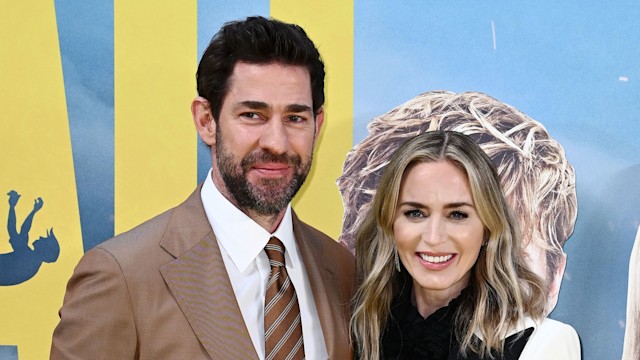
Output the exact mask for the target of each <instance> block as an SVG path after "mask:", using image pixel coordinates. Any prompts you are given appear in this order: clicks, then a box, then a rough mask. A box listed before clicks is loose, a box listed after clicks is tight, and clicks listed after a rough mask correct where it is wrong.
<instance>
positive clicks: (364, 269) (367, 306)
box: [351, 131, 546, 360]
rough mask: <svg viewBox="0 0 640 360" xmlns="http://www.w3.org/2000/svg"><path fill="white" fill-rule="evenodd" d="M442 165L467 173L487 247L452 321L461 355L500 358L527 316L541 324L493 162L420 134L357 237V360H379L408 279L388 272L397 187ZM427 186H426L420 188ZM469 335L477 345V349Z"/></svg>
mask: <svg viewBox="0 0 640 360" xmlns="http://www.w3.org/2000/svg"><path fill="white" fill-rule="evenodd" d="M440 160H446V161H449V162H451V163H452V164H454V165H455V166H457V167H458V168H460V169H461V170H462V171H463V172H465V173H466V174H467V176H468V179H469V185H470V187H471V193H472V197H473V201H474V204H475V207H476V210H477V212H478V214H479V217H480V219H481V221H482V223H483V224H484V227H485V233H486V234H487V235H488V241H487V244H486V245H485V246H483V247H482V248H481V251H480V255H479V257H478V261H477V262H476V264H475V265H474V266H473V268H472V269H471V270H470V271H471V276H470V280H469V285H468V288H469V289H470V296H468V297H467V298H466V299H464V300H463V301H462V303H461V304H460V306H459V307H458V310H457V312H456V315H455V318H454V319H455V320H454V324H453V330H454V331H455V334H456V338H457V339H458V340H459V341H460V349H461V351H462V352H463V353H466V352H468V351H473V352H476V353H478V354H480V355H482V356H485V357H491V352H492V351H493V352H494V353H501V352H502V349H503V345H504V337H505V336H506V335H507V333H508V331H509V330H511V329H513V328H514V327H515V326H516V325H517V323H518V322H519V321H521V320H523V319H524V317H525V316H530V317H532V318H533V319H537V320H539V319H541V318H542V317H544V307H545V301H546V289H545V285H544V281H543V280H542V279H540V278H539V277H538V276H537V275H535V274H534V273H533V272H532V271H530V270H529V269H528V268H527V266H526V264H525V260H524V258H523V255H522V252H521V249H520V246H521V244H520V242H521V234H520V230H519V227H518V224H517V222H516V220H515V218H514V216H513V214H512V212H511V210H510V207H509V204H508V203H507V201H506V199H505V197H504V194H503V192H502V189H501V186H500V180H499V178H498V174H497V172H496V170H495V168H494V166H493V164H492V162H491V159H490V158H489V157H488V156H487V155H486V153H485V152H483V150H482V149H481V148H480V147H479V146H478V145H477V144H476V142H474V140H472V139H471V138H469V137H467V136H465V135H463V134H461V133H458V132H453V131H446V132H443V131H433V132H426V133H423V134H420V135H418V136H416V137H414V138H412V139H410V140H409V141H407V142H406V143H404V144H403V145H402V146H400V147H399V148H398V150H397V151H396V152H395V154H394V155H393V156H392V157H391V159H390V160H389V162H388V164H387V165H386V168H385V170H384V172H383V175H382V177H381V179H380V183H379V187H378V191H377V192H376V194H375V196H374V199H373V203H372V205H371V208H370V211H369V213H368V215H367V216H365V217H364V220H363V222H362V224H361V226H360V227H359V229H358V231H357V233H356V254H357V271H358V276H359V278H360V280H361V286H360V288H359V290H358V292H357V294H356V297H355V299H354V313H353V317H352V319H351V332H352V340H353V341H354V343H355V345H356V352H357V354H358V356H359V358H361V359H372V360H373V359H375V360H377V359H379V358H380V357H381V355H382V349H381V345H380V340H381V338H382V335H383V331H384V328H385V325H386V324H387V320H388V318H389V316H390V308H391V303H392V301H393V299H394V297H395V296H397V295H398V293H399V291H400V288H399V287H400V284H402V283H403V282H404V281H403V276H405V277H406V276H408V275H407V273H406V271H405V270H403V271H402V272H398V271H396V269H395V266H394V256H395V251H396V250H395V240H394V238H393V222H394V220H395V214H396V207H397V201H398V196H399V193H400V184H401V182H402V178H403V175H404V174H405V172H406V171H407V169H408V168H409V167H410V166H412V165H413V164H415V163H420V162H434V161H440ZM425 186H428V184H425ZM474 333H475V334H478V335H480V337H481V338H482V339H483V341H482V342H478V341H477V340H476V339H475V337H474Z"/></svg>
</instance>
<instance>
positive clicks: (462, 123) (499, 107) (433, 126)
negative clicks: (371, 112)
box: [337, 91, 577, 311]
mask: <svg viewBox="0 0 640 360" xmlns="http://www.w3.org/2000/svg"><path fill="white" fill-rule="evenodd" d="M368 130H369V134H368V135H367V137H366V138H365V139H364V140H363V141H361V142H360V143H359V144H358V145H356V146H355V147H354V148H353V149H352V150H351V151H349V153H348V154H347V159H346V160H345V162H344V168H343V171H342V175H341V176H340V177H339V178H338V181H337V183H338V188H339V189H340V193H341V194H342V202H343V203H344V210H345V212H344V218H343V222H342V233H341V235H340V242H341V243H342V244H343V245H345V246H346V247H347V248H348V249H350V250H351V251H352V252H355V232H356V229H358V228H359V227H360V226H361V224H362V223H363V221H364V220H365V219H366V216H367V215H366V214H367V213H368V210H369V208H370V206H371V201H372V199H373V196H374V195H375V193H376V188H377V187H378V182H379V180H380V176H381V175H382V171H383V169H384V167H385V166H386V165H387V163H388V162H389V158H390V157H391V155H392V154H393V153H394V152H395V151H396V149H397V148H398V147H399V146H400V144H402V143H404V142H405V141H406V140H408V139H410V138H412V137H414V136H416V135H418V134H421V133H424V132H427V131H433V130H450V131H456V132H460V133H463V134H465V135H468V136H470V137H471V138H472V139H473V140H475V141H476V143H478V144H479V145H480V147H481V148H482V149H483V150H484V152H485V153H486V154H487V155H488V156H489V157H490V158H491V159H492V161H493V164H494V165H495V166H496V168H497V170H498V174H499V175H500V180H501V183H502V189H503V191H504V193H505V195H506V197H507V201H508V202H509V204H510V205H511V207H512V209H513V211H514V213H515V215H516V217H517V219H518V221H519V224H520V226H521V227H522V232H523V240H524V242H525V243H527V244H532V245H534V246H536V247H538V248H540V249H542V250H544V252H545V253H546V260H547V274H546V279H545V280H547V282H549V283H551V282H552V281H553V280H554V276H555V273H556V269H557V268H558V266H559V264H560V263H561V262H562V261H563V256H564V252H563V250H562V247H563V246H564V243H565V242H566V241H567V239H568V238H569V236H570V235H571V233H572V232H573V227H574V224H575V221H576V216H577V198H576V189H575V184H576V179H575V172H574V169H573V167H572V166H571V164H570V163H569V162H568V160H567V157H566V155H565V153H564V149H563V148H562V146H561V145H560V143H558V142H557V141H556V140H555V139H554V138H553V137H551V135H550V134H549V132H548V131H547V129H546V128H545V127H544V126H543V125H542V124H541V123H540V122H538V121H536V120H534V119H532V118H530V117H529V116H527V115H526V114H524V113H522V112H521V111H519V110H518V109H516V108H514V107H512V106H509V105H507V104H505V103H503V102H501V101H499V100H496V99H494V98H492V97H490V96H488V95H486V94H483V93H479V92H464V93H453V92H448V91H429V92H426V93H423V94H420V95H418V96H416V97H415V98H413V99H411V100H409V101H407V102H406V103H404V104H402V105H399V106H397V107H396V108H394V109H392V110H391V111H389V112H387V113H385V114H383V115H381V116H378V117H376V118H374V119H373V120H371V122H370V123H369V125H368ZM523 245H526V244H523ZM550 310H551V309H548V311H550Z"/></svg>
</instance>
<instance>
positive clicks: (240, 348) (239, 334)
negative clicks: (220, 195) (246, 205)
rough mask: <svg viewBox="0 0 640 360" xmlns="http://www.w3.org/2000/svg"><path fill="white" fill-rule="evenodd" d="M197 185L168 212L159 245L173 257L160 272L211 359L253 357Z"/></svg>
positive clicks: (249, 339)
mask: <svg viewBox="0 0 640 360" xmlns="http://www.w3.org/2000/svg"><path fill="white" fill-rule="evenodd" d="M200 188H201V186H198V188H197V189H196V191H195V192H194V193H193V194H191V196H190V197H189V198H188V199H187V200H186V201H185V202H184V203H183V204H181V205H180V206H178V207H177V208H176V209H175V210H174V213H173V215H172V219H171V222H170V224H169V226H168V227H167V231H166V233H165V234H164V236H163V238H162V240H161V242H160V246H162V247H163V248H164V249H165V250H166V251H167V252H169V253H170V254H171V255H173V256H175V257H176V259H175V260H174V261H173V262H171V263H169V264H167V265H165V266H163V267H162V268H161V269H160V272H161V274H162V276H163V278H164V280H165V282H166V284H167V286H168V287H169V289H170V290H171V292H172V293H173V295H174V296H175V299H176V301H177V303H178V305H179V306H180V309H181V310H182V312H183V313H184V315H185V317H186V318H187V320H188V321H189V324H190V325H191V327H192V329H193V331H194V333H195V334H196V336H197V337H198V340H199V341H200V343H201V344H202V346H203V347H204V348H205V349H206V351H207V352H208V353H209V356H211V358H213V359H258V355H257V354H256V351H255V348H254V346H253V343H252V342H251V338H250V336H249V332H248V331H247V328H246V325H245V323H244V320H243V318H242V314H241V312H240V308H239V307H238V303H237V301H236V298H235V294H234V292H233V288H232V287H231V282H230V281H229V276H228V275H227V270H226V268H225V266H224V262H223V260H222V256H221V254H220V248H219V247H218V243H217V241H216V238H215V236H214V234H213V231H212V230H211V226H210V225H209V221H208V219H207V217H206V214H205V212H204V208H203V206H202V201H201V199H200Z"/></svg>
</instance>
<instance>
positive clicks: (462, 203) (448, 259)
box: [393, 160, 484, 305]
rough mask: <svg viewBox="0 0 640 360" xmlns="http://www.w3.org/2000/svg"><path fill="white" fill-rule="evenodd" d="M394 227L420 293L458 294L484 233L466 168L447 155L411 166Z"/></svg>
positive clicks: (404, 258) (401, 255)
mask: <svg viewBox="0 0 640 360" xmlns="http://www.w3.org/2000/svg"><path fill="white" fill-rule="evenodd" d="M393 233H394V236H395V240H396V246H397V247H398V254H399V256H400V260H401V261H402V264H403V265H404V267H405V268H406V269H407V271H408V272H409V274H411V277H412V278H413V285H414V291H415V293H416V296H417V297H419V296H421V295H424V296H428V297H432V298H433V297H435V298H440V299H445V298H446V299H449V300H450V299H453V298H455V297H456V296H457V295H458V294H459V293H460V291H462V289H464V288H465V287H466V286H467V283H468V281H469V276H470V270H471V267H473V265H474V264H475V263H476V260H477V259H478V254H479V253H480V247H481V246H482V242H483V237H484V225H483V224H482V222H481V221H480V218H479V216H478V213H477V212H476V208H475V204H474V202H473V197H472V195H471V189H470V187H469V180H468V179H467V176H466V174H465V173H464V172H463V171H461V170H460V169H458V168H457V167H456V166H454V165H453V164H452V163H450V162H448V161H444V160H442V161H437V162H423V163H418V164H416V165H414V166H412V167H410V168H409V169H408V170H407V171H406V172H405V174H404V176H403V179H402V183H401V186H400V195H399V199H398V206H397V208H396V214H395V221H394V223H393ZM445 305H446V304H445Z"/></svg>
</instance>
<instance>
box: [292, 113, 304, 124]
mask: <svg viewBox="0 0 640 360" xmlns="http://www.w3.org/2000/svg"><path fill="white" fill-rule="evenodd" d="M306 120H307V119H305V118H304V117H302V116H298V115H291V116H289V122H292V123H302V122H305V121H306Z"/></svg>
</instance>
